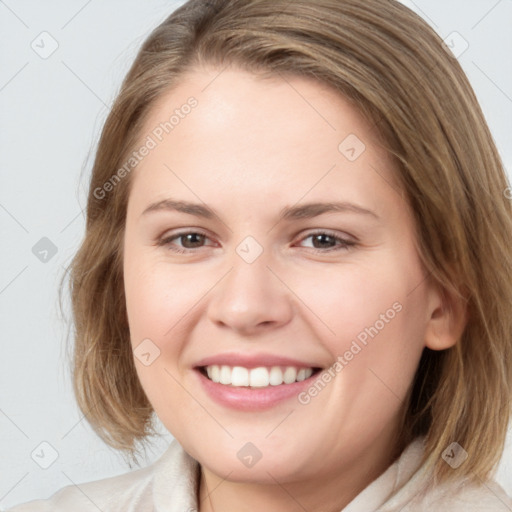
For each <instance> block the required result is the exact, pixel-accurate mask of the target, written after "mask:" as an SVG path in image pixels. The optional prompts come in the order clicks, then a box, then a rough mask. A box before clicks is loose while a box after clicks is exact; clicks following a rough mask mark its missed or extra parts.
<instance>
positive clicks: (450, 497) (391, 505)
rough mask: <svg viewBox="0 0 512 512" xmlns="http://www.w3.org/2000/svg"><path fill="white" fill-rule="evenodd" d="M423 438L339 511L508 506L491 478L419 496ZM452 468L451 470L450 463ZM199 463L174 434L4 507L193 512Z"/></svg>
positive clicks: (451, 511)
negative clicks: (143, 456)
mask: <svg viewBox="0 0 512 512" xmlns="http://www.w3.org/2000/svg"><path fill="white" fill-rule="evenodd" d="M423 441H424V438H422V437H421V438H417V439H416V440H414V441H413V442H412V443H411V444H410V445H409V446H408V447H407V448H406V449H405V450H404V451H403V452H402V454H401V455H400V457H399V458H398V459H397V460H396V461H395V462H394V463H393V464H391V465H390V466H389V467H388V469H387V470H386V471H384V472H383V473H382V474H381V475H380V476H379V477H378V478H376V479H375V480H374V481H373V482H371V483H370V484H369V485H368V486H367V487H366V488H365V489H364V490H363V491H362V492H361V493H360V494H358V495H357V496H356V497H355V498H354V499H353V500H352V501H351V502H350V503H349V504H348V505H347V506H346V507H345V508H344V509H343V510H342V511H341V512H427V511H428V512H432V511H435V512H445V511H447V512H477V511H478V512H511V511H512V498H511V497H510V496H508V495H507V494H506V492H505V491H504V489H503V488H502V487H501V486H500V485H498V484H497V483H496V482H494V481H488V482H485V483H482V485H466V484H462V485H460V486H454V485H450V486H444V487H443V486H439V487H437V488H435V489H434V490H432V491H430V492H429V493H428V494H426V495H423V496H418V491H419V489H420V488H421V487H422V483H423V482H424V480H423V478H424V473H423V468H422V467H420V465H419V463H420V459H421V455H422V453H423ZM454 471H456V470H455V469H454ZM199 479H200V466H199V463H198V462H197V461H196V460H195V459H193V458H192V457H191V456H190V455H189V454H188V453H187V452H185V450H184V449H183V448H182V446H181V445H180V444H179V443H178V441H177V440H176V439H175V440H173V441H172V442H171V444H170V445H169V447H168V449H167V450H166V451H165V452H164V453H163V455H161V457H160V458H159V459H158V460H156V461H155V462H153V463H152V464H151V465H149V466H147V467H146V468H142V469H137V470H133V471H131V472H128V473H125V474H122V475H119V476H114V477H110V478H106V479H103V480H97V481H93V482H87V483H83V484H78V485H77V486H74V485H70V486H66V487H64V488H62V489H60V490H59V491H57V492H56V493H55V494H53V495H52V496H51V497H50V498H49V499H47V500H36V501H31V502H28V503H25V504H22V505H18V506H15V507H14V508H11V509H9V510H8V511H7V512H50V511H51V512H98V510H101V511H102V512H197V510H198V502H197V496H198V486H199Z"/></svg>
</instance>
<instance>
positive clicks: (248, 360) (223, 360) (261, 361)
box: [195, 353, 321, 368]
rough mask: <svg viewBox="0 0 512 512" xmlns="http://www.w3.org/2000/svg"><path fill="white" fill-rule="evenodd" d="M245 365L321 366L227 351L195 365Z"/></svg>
mask: <svg viewBox="0 0 512 512" xmlns="http://www.w3.org/2000/svg"><path fill="white" fill-rule="evenodd" d="M214 364H216V365H219V366H222V365H225V366H243V367H244V368H258V367H261V366H266V367H272V366H294V367H296V368H321V366H320V365H318V364H316V363H311V362H304V361H299V360H298V359H293V358H290V357H283V356H278V355H274V354H242V353H226V354H217V355H215V356H210V357H205V358H204V359H201V360H200V361H198V362H197V363H196V365H195V367H202V366H211V365H214Z"/></svg>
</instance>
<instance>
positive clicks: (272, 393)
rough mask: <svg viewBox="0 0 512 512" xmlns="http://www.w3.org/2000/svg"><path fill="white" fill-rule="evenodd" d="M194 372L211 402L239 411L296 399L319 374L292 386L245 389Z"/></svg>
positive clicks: (268, 406)
mask: <svg viewBox="0 0 512 512" xmlns="http://www.w3.org/2000/svg"><path fill="white" fill-rule="evenodd" d="M194 371H195V373H196V374H197V375H198V377H199V380H200V382H201V385H202V386H203V389H204V390H205V391H206V393H207V394H208V395H209V396H210V397H211V398H212V399H213V400H215V401H216V402H217V403H219V404H221V405H224V406H227V407H230V408H231V409H237V410H240V411H261V410H264V409H270V408H271V407H274V406H276V405H278V404H279V403H281V402H283V401H285V400H288V399H290V398H293V397H294V398H297V395H298V394H299V393H300V392H301V391H302V390H303V389H304V388H306V387H308V386H310V385H311V383H312V381H314V380H315V379H316V378H317V376H318V375H319V373H320V372H317V373H314V374H313V375H311V377H309V378H307V379H304V380H302V381H300V382H294V383H292V384H281V385H279V386H268V387H266V388H246V387H234V386H226V385H225V384H220V383H218V382H213V381H212V380H210V379H209V378H208V377H206V376H205V375H203V374H202V373H201V371H199V370H198V369H194Z"/></svg>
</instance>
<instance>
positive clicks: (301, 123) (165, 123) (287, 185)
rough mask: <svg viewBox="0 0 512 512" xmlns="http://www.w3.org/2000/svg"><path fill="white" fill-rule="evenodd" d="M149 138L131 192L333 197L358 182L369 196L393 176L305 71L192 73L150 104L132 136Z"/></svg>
mask: <svg viewBox="0 0 512 512" xmlns="http://www.w3.org/2000/svg"><path fill="white" fill-rule="evenodd" d="M190 105H194V106H193V107H191V106H190ZM148 137H149V138H151V139H152V140H153V142H154V147H153V148H152V149H151V151H150V152H149V154H147V156H145V157H144V159H143V160H142V161H141V162H140V163H139V164H138V166H137V168H136V172H135V173H134V174H135V176H133V177H132V178H133V179H134V184H133V190H134V191H135V193H142V194H143V195H145V196H148V197H149V196H152V198H154V196H158V195H162V194H164V189H169V190H174V189H176V187H177V186H178V187H179V188H181V189H183V191H184V192H185V193H186V194H187V195H189V197H192V196H191V195H190V193H191V192H192V194H194V193H195V195H196V196H199V197H201V195H200V194H203V195H205V196H209V195H211V194H210V192H211V191H212V190H217V191H219V190H220V189H221V190H222V194H223V198H224V199H226V200H229V192H231V196H233V195H234V193H235V192H236V196H237V199H238V200H239V201H240V202H241V203H243V202H244V201H255V200H256V199H255V198H256V197H260V198H261V199H262V200H264V201H268V200H269V199H270V198H271V197H274V196H276V197H277V195H279V196H280V197H283V198H284V199H287V200H288V202H290V201H291V202H297V201H298V200H299V199H300V197H301V196H303V195H304V194H308V198H307V199H308V200H314V199H316V198H315V197H314V196H315V194H316V195H317V196H319V197H320V196H322V198H324V199H325V198H326V197H325V195H326V194H328V195H330V196H331V197H329V199H332V200H335V199H336V195H337V191H340V190H341V189H345V193H346V194H348V195H349V196H352V197H349V198H348V199H360V197H359V198H358V197H357V196H361V195H362V192H363V191H364V189H365V188H366V189H368V187H370V188H371V189H372V190H373V191H374V193H375V194H376V195H377V196H378V195H379V190H378V186H379V185H382V184H386V183H387V185H386V186H387V187H391V186H392V182H393V180H394V178H393V168H392V162H391V161H390V158H389V157H388V155H387V154H386V152H385V151H384V150H382V148H380V147H379V139H378V133H377V132H376V130H375V129H374V127H373V126H372V123H371V122H369V121H368V120H366V119H365V118H364V117H362V116H361V114H360V113H359V112H358V111H357V110H356V108H354V107H353V106H352V105H351V103H350V102H349V101H348V100H347V99H346V98H344V97H343V96H342V95H341V94H339V93H338V92H337V91H335V90H334V89H332V88H330V87H328V86H326V85H325V84H322V83H320V82H317V81H315V80H313V79H310V78H305V77H299V76H277V77H271V78H268V77H267V78H264V79H263V78H261V77H259V76H256V75H254V74H252V73H248V72H246V71H242V70H238V69H226V70H219V69H214V68H209V69H201V70H194V71H192V72H189V73H188V74H187V75H185V76H184V77H183V80H182V81H181V82H180V84H179V85H178V86H177V87H175V88H173V89H172V90H171V91H169V92H168V93H166V94H165V95H163V96H162V97H160V98H159V99H158V101H157V102H156V103H155V104H154V106H153V108H152V110H151V112H150V115H149V117H148V119H147V120H146V123H145V127H144V129H143V130H142V134H141V137H140V139H141V140H144V139H146V140H147V138H148ZM383 178H384V180H383ZM386 180H387V181H386ZM178 182H181V183H178ZM356 184H357V186H356V187H354V185H356ZM187 188H188V190H186V189H187ZM387 192H389V191H387ZM394 193H395V194H396V191H394ZM195 199H197V197H196V198H195ZM219 199H220V198H219Z"/></svg>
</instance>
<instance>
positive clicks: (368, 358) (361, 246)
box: [124, 69, 439, 482]
mask: <svg viewBox="0 0 512 512" xmlns="http://www.w3.org/2000/svg"><path fill="white" fill-rule="evenodd" d="M191 97H193V98H194V99H193V100H189V98H191ZM187 100H189V102H188V103H187ZM187 104H188V105H189V107H184V105H187ZM173 115H174V118H172V120H171V121H169V120H170V118H171V116H173ZM165 123H167V124H165ZM141 141H142V142H141V146H142V144H145V145H146V147H147V148H149V149H148V150H147V151H146V150H142V151H140V152H139V155H142V154H143V153H144V154H145V156H141V158H140V162H139V163H138V165H137V167H136V169H135V170H133V171H132V174H133V175H132V176H131V177H130V179H133V183H132V189H131V192H130V197H129V203H128V211H127V220H126V234H125V244H124V278H125V291H126V301H127V311H128V320H129V326H130V334H131V342H132V346H133V349H134V357H135V363H136V368H137V372H138V376H139V378H140V381H141V384H142V386H143V388H144V390H145V392H146V394H147V397H148V399H149V401H150V402H151V404H152V406H153V407H154V409H155V411H156V413H157V415H158V416H159V418H160V419H161V421H162V422H163V424H164V425H165V427H166V428H167V429H168V430H169V431H170V432H171V434H172V435H173V436H174V437H175V438H176V439H178V441H179V442H180V443H181V444H182V446H183V447H184V448H185V449H186V450H187V451H188V452H189V453H190V454H191V455H192V456H193V457H195V458H196V459H197V460H199V461H200V462H201V464H202V465H203V466H204V467H205V468H208V469H209V470H211V471H213V472H214V473H216V474H217V475H224V476H225V475H227V474H228V473H229V479H230V480H235V481H255V482H256V481H258V482H274V480H273V478H275V479H276V480H277V481H280V482H284V481H291V480H297V481H298V480H300V479H303V478H311V477H313V476H314V477H315V478H321V477H322V475H326V474H333V473H334V474H337V473H342V472H343V471H349V470H350V468H351V467H354V463H362V462H364V461H366V463H367V465H368V467H370V468H373V467H374V464H375V461H384V460H387V461H388V462H389V460H388V459H389V457H390V456H391V450H392V446H394V442H395V440H396V438H395V435H396V430H397V421H398V416H399V413H400V412H401V407H402V406H403V400H404V397H405V395H406V393H407V391H408V389H409V386H410V385H411V382H412V379H413V377H414V374H415V371H416V368H417V365H418V362H419V359H420V356H421V353H422V350H423V348H424V346H425V345H428V342H429V340H430V339H434V337H433V335H432V336H431V323H432V320H431V318H432V317H435V313H434V311H435V310H436V308H438V306H439V297H438V295H437V293H436V292H435V290H434V288H433V287H432V286H431V285H430V284H429V280H428V279H426V277H427V276H426V273H425V271H424V270H423V269H422V266H421V264H420V261H419V256H418V254H417V252H416V249H415V243H414V222H413V218H412V214H411V211H410V209H409V207H408V205H407V203H406V202H405V201H404V200H403V198H402V195H401V192H400V188H399V186H398V184H397V182H396V180H395V179H394V175H393V168H392V162H391V160H390V158H389V157H388V156H387V155H386V154H385V153H384V152H383V150H381V149H379V147H378V145H377V144H378V141H377V139H376V138H375V129H373V130H372V126H371V124H369V123H367V122H365V120H364V119H363V118H362V117H361V116H360V115H359V114H358V112H357V111H356V110H354V109H353V108H352V107H351V106H350V104H349V103H348V102H347V101H346V100H345V99H344V98H343V97H341V96H339V95H338V94H337V93H336V92H335V91H333V90H331V89H328V88H326V87H325V86H323V85H321V84H319V83H317V82H315V81H312V80H309V79H305V78H300V77H287V78H286V79H284V78H276V79H271V80H269V79H266V80H262V79H260V78H257V77H255V76H254V75H251V74H248V73H246V72H242V71H238V70H234V69H228V70H225V71H222V72H221V71H220V70H218V69H210V70H201V71H199V70H196V71H194V72H192V73H190V74H189V75H187V78H186V80H185V81H184V82H182V83H181V85H180V86H179V87H177V88H175V89H174V90H173V91H172V92H170V93H169V94H168V95H167V96H165V97H163V98H161V99H160V101H159V103H158V104H157V105H156V106H155V108H154V109H153V111H152V114H151V116H150V118H149V119H148V120H147V123H146V125H145V130H144V131H143V133H142V137H141ZM125 179H126V178H125ZM334 204H336V205H337V206H336V207H334V206H333V205H334ZM173 205H174V206H175V207H176V208H174V207H173ZM181 251H183V252H181ZM214 363H215V364H217V365H218V366H220V367H222V366H226V367H227V368H224V369H223V370H221V369H219V373H220V375H218V374H217V372H216V370H215V369H212V368H211V367H212V366H213V365H214ZM204 366H210V368H209V369H208V371H210V372H213V373H212V377H213V378H214V379H215V380H218V379H219V378H220V379H222V380H221V382H217V383H215V382H213V381H212V380H209V379H208V378H207V377H206V376H205V375H204V374H203V372H202V371H201V370H200V369H198V367H204ZM230 367H231V368H232V367H236V368H235V370H234V371H233V372H232V373H231V370H230ZM261 367H264V368H267V369H268V370H270V372H268V371H267V370H262V369H261ZM273 367H274V369H273V370H272V368H273ZM277 367H279V370H278V369H277ZM288 367H291V368H295V370H294V369H292V370H290V369H288V370H287V368H288ZM256 368H260V369H256ZM301 368H302V371H300V369H301ZM308 368H313V369H314V368H321V369H322V370H323V371H321V372H320V373H318V374H313V375H312V376H311V377H309V378H306V379H305V380H299V381H298V382H296V383H293V384H291V383H286V382H289V381H291V380H294V378H295V371H298V374H297V377H299V379H301V378H304V377H307V376H308V370H307V369H308ZM255 369H256V370H255ZM251 370H255V371H251ZM230 377H233V379H234V380H235V384H236V385H235V386H233V385H229V384H227V383H228V382H230V380H229V378H230ZM283 378H284V379H285V383H283V384H280V385H279V384H277V383H278V382H281V380H282V379H283ZM224 379H227V380H224ZM249 379H250V380H249ZM268 379H270V380H271V382H272V383H269V384H268V385H266V384H267V383H268ZM274 379H276V380H274ZM222 382H224V383H222ZM248 384H253V386H251V387H248ZM270 475H272V476H270Z"/></svg>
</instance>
